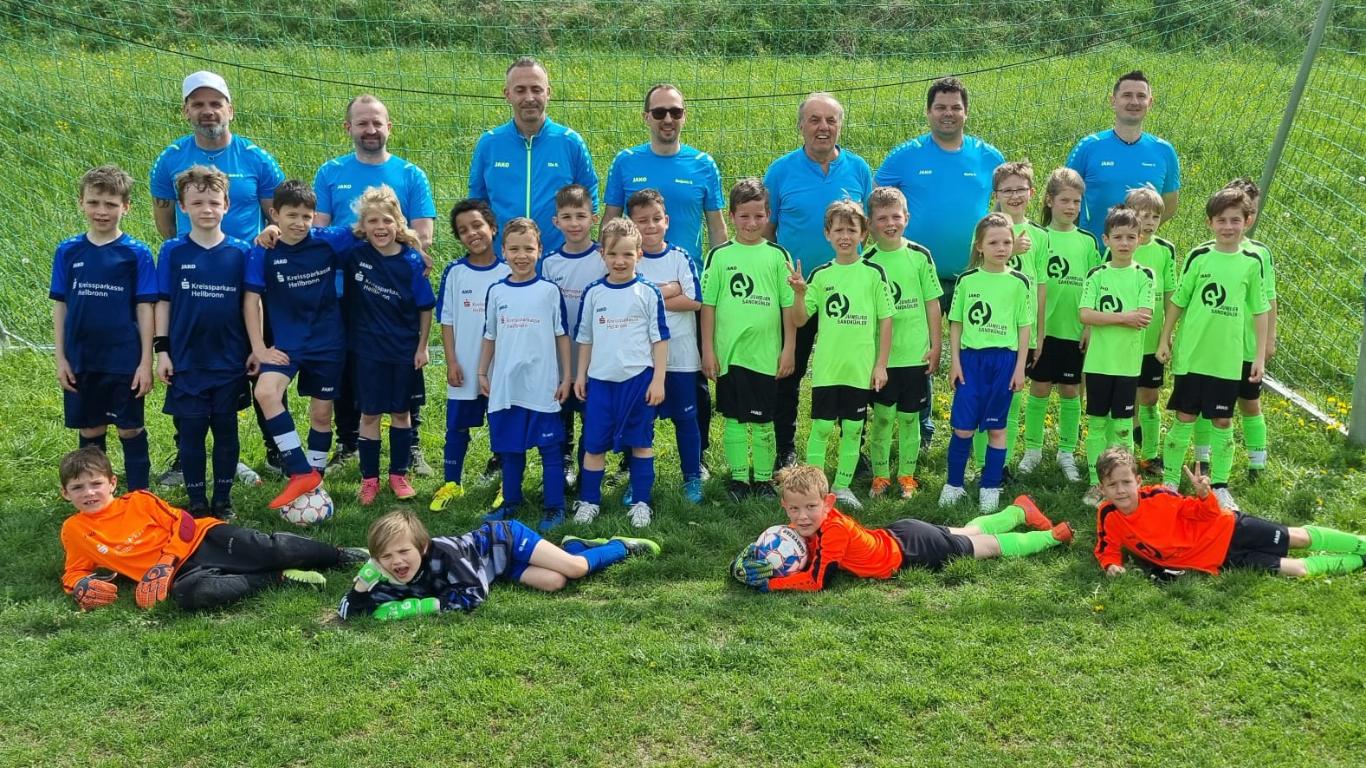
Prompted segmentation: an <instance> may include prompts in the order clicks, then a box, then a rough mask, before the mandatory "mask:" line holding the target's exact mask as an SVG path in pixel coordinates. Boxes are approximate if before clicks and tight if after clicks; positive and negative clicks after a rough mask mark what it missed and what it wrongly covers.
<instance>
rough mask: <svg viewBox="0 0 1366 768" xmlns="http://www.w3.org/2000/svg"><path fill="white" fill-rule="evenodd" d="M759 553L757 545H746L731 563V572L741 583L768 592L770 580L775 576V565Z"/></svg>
mask: <svg viewBox="0 0 1366 768" xmlns="http://www.w3.org/2000/svg"><path fill="white" fill-rule="evenodd" d="M758 554H759V548H758V546H757V545H755V544H750V545H749V546H748V547H745V549H744V550H743V551H742V552H740V554H738V555H736V556H735V560H734V561H733V562H732V563H731V564H730V573H731V575H732V576H734V577H735V578H736V579H737V580H738V581H740V582H741V583H743V584H745V585H747V586H751V587H754V588H756V589H758V590H760V591H761V592H767V591H768V580H769V579H770V578H772V576H773V565H772V564H770V563H769V562H768V561H767V560H765V559H763V558H761V557H759V556H758Z"/></svg>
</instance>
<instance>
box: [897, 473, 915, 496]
mask: <svg viewBox="0 0 1366 768" xmlns="http://www.w3.org/2000/svg"><path fill="white" fill-rule="evenodd" d="M896 482H897V484H898V485H900V486H901V498H903V499H909V498H911V497H912V496H914V495H915V492H916V491H918V490H920V481H919V480H916V479H915V476H914V475H902V476H900V477H898V478H897V479H896Z"/></svg>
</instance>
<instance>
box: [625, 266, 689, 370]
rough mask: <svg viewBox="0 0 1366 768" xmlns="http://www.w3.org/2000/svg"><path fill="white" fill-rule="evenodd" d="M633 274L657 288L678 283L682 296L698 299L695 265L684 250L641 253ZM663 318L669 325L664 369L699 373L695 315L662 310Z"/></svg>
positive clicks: (686, 312)
mask: <svg viewBox="0 0 1366 768" xmlns="http://www.w3.org/2000/svg"><path fill="white" fill-rule="evenodd" d="M636 274H638V275H640V276H641V277H643V278H645V279H646V280H649V281H650V282H651V283H654V284H655V285H657V286H659V285H664V284H665V283H678V284H679V286H680V287H681V288H682V289H683V295H684V296H687V297H688V298H690V299H694V300H699V301H700V300H701V298H702V284H701V282H700V281H699V280H698V278H697V265H695V264H694V263H693V260H692V259H691V258H689V257H688V253H687V251H684V250H683V249H682V248H679V247H678V246H676V245H672V244H670V243H665V244H664V250H662V251H660V252H659V253H645V254H642V255H641V258H640V261H639V262H638V263H637V264H636ZM664 319H665V320H666V321H667V322H668V325H669V364H668V370H670V371H674V372H681V373H694V372H696V371H700V370H702V360H701V356H700V355H699V353H698V351H697V312H696V311H695V310H687V311H683V312H674V311H672V310H669V309H666V310H664Z"/></svg>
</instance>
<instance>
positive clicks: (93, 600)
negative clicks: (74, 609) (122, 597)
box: [71, 573, 119, 611]
mask: <svg viewBox="0 0 1366 768" xmlns="http://www.w3.org/2000/svg"><path fill="white" fill-rule="evenodd" d="M114 578H115V577H114V576H112V575H110V576H96V575H95V574H93V573H92V574H90V575H89V576H86V577H85V578H83V579H81V580H80V581H78V582H76V586H75V587H74V588H73V589H72V590H71V596H72V597H74V598H75V599H76V605H78V606H80V609H81V610H82V611H93V610H94V609H96V608H100V607H103V606H106V605H109V604H110V603H112V602H114V601H115V600H117V599H118V597H119V588H118V586H116V585H115V584H114V583H113V579H114Z"/></svg>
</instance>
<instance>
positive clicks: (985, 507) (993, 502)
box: [977, 488, 1001, 515]
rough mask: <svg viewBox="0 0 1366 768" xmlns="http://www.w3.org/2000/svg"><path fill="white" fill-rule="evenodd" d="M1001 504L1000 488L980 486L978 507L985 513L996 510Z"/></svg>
mask: <svg viewBox="0 0 1366 768" xmlns="http://www.w3.org/2000/svg"><path fill="white" fill-rule="evenodd" d="M1000 506H1001V489H1000V488H978V489H977V509H978V510H979V511H980V512H981V513H982V514H984V515H987V514H991V513H992V512H995V511H996V509H997V508H998V507H1000Z"/></svg>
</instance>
